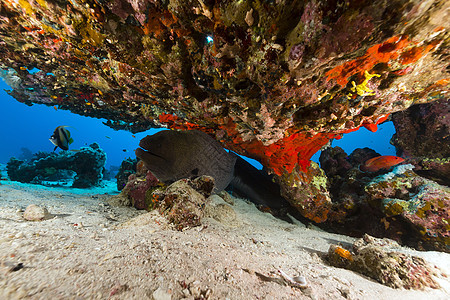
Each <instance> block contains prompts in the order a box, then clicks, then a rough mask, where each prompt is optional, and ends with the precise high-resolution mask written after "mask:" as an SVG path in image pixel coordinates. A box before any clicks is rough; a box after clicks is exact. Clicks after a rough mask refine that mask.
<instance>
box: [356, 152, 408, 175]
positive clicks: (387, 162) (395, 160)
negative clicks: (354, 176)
mask: <svg viewBox="0 0 450 300" xmlns="http://www.w3.org/2000/svg"><path fill="white" fill-rule="evenodd" d="M403 161H405V160H404V159H403V158H401V157H398V156H393V155H382V156H377V157H374V158H371V159H368V160H366V161H365V162H364V163H363V164H362V165H361V167H360V169H361V171H364V172H377V171H379V170H383V169H389V168H390V167H392V166H395V165H398V164H399V163H401V162H403Z"/></svg>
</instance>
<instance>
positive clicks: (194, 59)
mask: <svg viewBox="0 0 450 300" xmlns="http://www.w3.org/2000/svg"><path fill="white" fill-rule="evenodd" d="M447 4H448V3H447V1H445V0H435V1H427V2H425V3H423V2H421V1H412V0H409V1H408V0H405V1H400V2H398V1H389V2H386V1H379V0H377V1H365V2H359V1H356V2H354V1H344V2H339V1H325V0H322V1H316V0H295V1H285V0H281V1H140V0H137V1H129V0H119V1H106V2H105V1H95V0H87V1H77V0H75V1H69V2H65V1H47V0H43V1H19V2H17V1H1V7H0V19H1V22H0V44H1V47H0V69H1V73H2V74H1V75H2V77H3V78H4V79H5V80H6V81H7V82H8V84H9V85H10V86H11V91H9V93H10V95H12V96H13V97H15V98H16V99H17V100H18V101H20V102H23V103H26V104H29V105H31V104H33V103H42V104H45V105H52V106H55V107H57V108H60V109H69V110H71V111H72V112H75V113H78V114H82V115H88V116H94V117H101V118H106V119H108V121H107V122H106V124H107V125H109V126H111V127H113V128H116V129H127V130H130V131H132V132H137V131H143V130H146V129H148V128H149V127H161V126H166V127H170V128H178V129H198V130H201V131H204V132H207V133H208V134H210V135H211V136H213V137H214V138H216V139H217V140H218V141H220V142H221V143H222V144H223V145H225V146H226V147H227V148H229V149H231V150H233V151H235V152H237V153H240V154H244V155H247V156H249V157H252V158H255V159H257V160H259V161H260V162H261V163H262V164H263V165H264V166H265V167H267V168H268V169H269V170H271V171H272V172H274V173H275V174H276V175H277V176H280V178H284V180H283V179H281V180H278V181H279V182H280V184H281V185H282V189H284V190H285V193H288V194H291V195H294V194H295V195H298V194H299V193H295V192H293V191H292V190H291V189H292V185H290V184H292V181H291V180H290V179H289V176H290V175H291V174H293V175H292V176H294V177H296V179H295V181H296V183H295V184H296V185H300V184H302V185H309V184H311V183H312V182H316V180H315V179H314V178H316V177H317V176H316V175H313V174H310V173H309V172H310V171H311V172H314V171H313V170H315V167H310V163H309V159H310V158H311V156H312V155H313V154H314V153H315V152H316V151H317V150H319V149H320V148H321V147H322V146H324V145H326V144H327V142H328V141H329V140H330V139H333V138H339V137H340V136H341V135H342V134H344V133H347V132H351V131H354V130H357V129H359V128H361V127H365V128H367V129H369V130H371V131H374V130H376V128H377V124H379V123H380V122H382V121H384V120H386V118H387V117H388V116H389V114H391V113H393V112H397V111H402V110H405V109H406V108H408V107H409V106H411V105H412V104H417V103H425V102H430V101H434V100H436V99H444V98H445V97H446V92H448V83H449V75H448V68H447V65H448V43H449V39H448V21H447V19H448V18H446V16H447V15H446V13H447ZM36 70H37V71H36ZM35 71H36V72H35ZM312 190H314V188H312ZM305 191H307V192H309V189H308V188H307V189H306V190H305ZM315 195H316V194H314V192H313V194H311V195H310V196H309V197H310V200H306V202H308V201H312V202H314V200H313V199H314V197H315ZM305 197H306V196H305ZM295 201H297V200H296V199H293V202H295ZM320 201H321V202H320V203H326V202H328V201H327V200H326V196H324V197H321V198H320ZM301 202H304V201H303V200H301ZM301 205H303V206H305V205H304V204H301ZM308 216H309V217H310V218H312V219H314V220H316V221H317V222H323V221H325V220H326V219H327V213H326V212H325V211H322V210H320V211H318V212H317V214H316V215H314V213H312V212H310V213H308Z"/></svg>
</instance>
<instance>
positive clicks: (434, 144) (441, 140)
mask: <svg viewBox="0 0 450 300" xmlns="http://www.w3.org/2000/svg"><path fill="white" fill-rule="evenodd" d="M449 116H450V102H449V101H448V99H444V100H439V101H435V102H432V103H428V104H422V105H414V106H411V107H410V108H409V109H408V110H405V111H402V112H399V113H396V114H394V115H393V116H392V121H393V122H394V126H395V131H396V133H395V134H394V136H393V137H392V140H391V142H392V143H393V145H394V146H395V148H396V149H397V153H398V154H399V155H405V156H408V157H426V158H428V159H432V158H440V159H445V158H447V159H448V158H450V118H449Z"/></svg>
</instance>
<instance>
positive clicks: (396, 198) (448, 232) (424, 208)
mask: <svg viewBox="0 0 450 300" xmlns="http://www.w3.org/2000/svg"><path fill="white" fill-rule="evenodd" d="M408 166H410V167H411V168H412V166H411V165H406V166H400V167H396V168H394V170H393V172H391V173H388V174H386V175H384V176H380V177H377V178H375V179H374V180H373V181H372V182H371V183H370V184H368V185H367V186H366V187H365V191H366V193H367V197H366V199H367V201H368V202H369V203H371V204H372V205H376V206H380V207H381V209H382V211H383V212H384V214H385V216H386V217H388V218H390V217H398V218H401V219H403V220H405V221H407V222H408V223H409V225H410V226H411V227H412V228H413V232H412V233H408V234H409V235H412V234H414V236H415V237H416V238H417V239H418V240H419V245H420V247H423V248H425V249H432V250H439V251H445V252H450V188H448V187H445V186H440V185H438V184H437V183H434V182H432V181H430V180H427V179H425V178H423V177H420V176H418V175H417V174H415V173H414V172H413V171H411V170H410V169H408ZM394 220H395V219H394ZM385 222H386V223H385V224H386V226H389V221H385ZM394 222H395V221H394ZM402 234H407V232H402ZM406 238H407V237H405V238H402V239H403V240H404V239H406Z"/></svg>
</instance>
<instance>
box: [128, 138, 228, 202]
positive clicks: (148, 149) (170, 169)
mask: <svg viewBox="0 0 450 300" xmlns="http://www.w3.org/2000/svg"><path fill="white" fill-rule="evenodd" d="M139 147H140V148H138V149H136V152H135V153H136V156H137V157H138V158H140V159H141V160H143V161H144V163H145V165H146V167H147V168H148V169H149V170H150V171H151V172H152V173H153V174H154V175H155V176H156V177H157V178H158V179H159V180H161V181H163V182H165V183H171V182H174V181H177V180H179V179H182V178H191V177H196V176H202V175H209V176H211V177H213V178H214V180H215V189H214V192H216V193H217V192H220V191H222V190H223V189H225V187H226V186H227V185H228V184H229V183H230V182H231V180H232V178H233V175H234V174H233V171H234V163H235V161H236V156H234V155H231V154H230V153H228V152H227V151H226V150H225V149H223V147H222V146H221V145H220V144H219V143H218V142H217V141H216V140H214V139H213V138H212V137H210V136H209V135H207V134H206V133H204V132H201V131H198V130H189V131H175V130H163V131H160V132H158V133H156V134H154V135H148V136H146V137H145V138H143V139H142V140H141V141H140V143H139Z"/></svg>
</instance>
